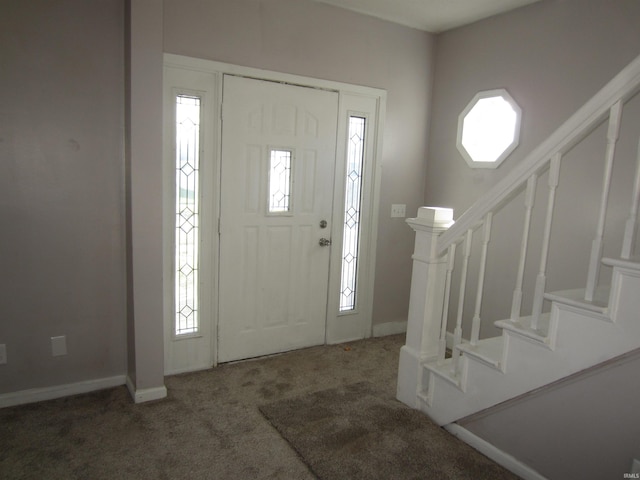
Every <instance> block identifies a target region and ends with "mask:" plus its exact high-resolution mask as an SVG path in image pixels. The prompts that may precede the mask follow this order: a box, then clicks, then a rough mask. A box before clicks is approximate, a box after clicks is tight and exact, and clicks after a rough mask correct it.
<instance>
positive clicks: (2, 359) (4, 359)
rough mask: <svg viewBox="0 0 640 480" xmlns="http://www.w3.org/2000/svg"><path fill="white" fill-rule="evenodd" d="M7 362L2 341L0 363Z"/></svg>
mask: <svg viewBox="0 0 640 480" xmlns="http://www.w3.org/2000/svg"><path fill="white" fill-rule="evenodd" d="M6 363H7V346H6V345H5V344H4V343H3V344H0V365H4V364H6Z"/></svg>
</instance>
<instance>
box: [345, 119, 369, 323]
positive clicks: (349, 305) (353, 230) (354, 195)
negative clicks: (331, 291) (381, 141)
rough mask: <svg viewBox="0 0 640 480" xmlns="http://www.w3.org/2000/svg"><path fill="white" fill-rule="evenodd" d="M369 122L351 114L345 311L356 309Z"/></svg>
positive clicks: (346, 197) (348, 159) (346, 219)
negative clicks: (366, 127)
mask: <svg viewBox="0 0 640 480" xmlns="http://www.w3.org/2000/svg"><path fill="white" fill-rule="evenodd" d="M365 123H366V119H365V118H363V117H357V116H350V117H349V133H348V143H347V175H346V188H345V192H346V194H345V202H344V226H343V241H342V276H341V281H340V311H341V312H346V311H349V310H355V308H356V299H357V298H356V294H357V273H358V248H359V245H360V210H361V203H362V198H361V197H362V195H361V193H362V168H363V164H364V145H365V143H364V135H365Z"/></svg>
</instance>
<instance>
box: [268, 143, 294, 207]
mask: <svg viewBox="0 0 640 480" xmlns="http://www.w3.org/2000/svg"><path fill="white" fill-rule="evenodd" d="M291 157H292V152H291V150H271V153H270V155H269V213H286V212H290V211H291V202H290V200H291Z"/></svg>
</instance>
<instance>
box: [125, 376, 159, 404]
mask: <svg viewBox="0 0 640 480" xmlns="http://www.w3.org/2000/svg"><path fill="white" fill-rule="evenodd" d="M127 389H128V390H129V394H130V395H131V398H133V401H134V402H135V403H144V402H150V401H152V400H160V399H163V398H165V397H166V396H167V387H165V386H164V385H163V386H161V387H154V388H140V389H136V387H135V386H134V385H133V380H131V377H129V376H128V375H127Z"/></svg>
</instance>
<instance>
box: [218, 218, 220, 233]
mask: <svg viewBox="0 0 640 480" xmlns="http://www.w3.org/2000/svg"><path fill="white" fill-rule="evenodd" d="M218 235H220V217H218Z"/></svg>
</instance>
